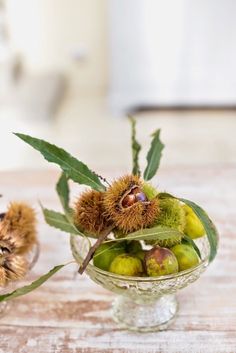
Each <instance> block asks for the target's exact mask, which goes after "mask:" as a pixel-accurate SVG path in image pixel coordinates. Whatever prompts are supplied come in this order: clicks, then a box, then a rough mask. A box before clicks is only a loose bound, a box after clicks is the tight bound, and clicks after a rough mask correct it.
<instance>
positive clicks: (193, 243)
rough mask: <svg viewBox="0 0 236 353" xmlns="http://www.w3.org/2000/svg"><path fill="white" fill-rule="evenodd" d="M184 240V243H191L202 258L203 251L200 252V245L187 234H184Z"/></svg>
mask: <svg viewBox="0 0 236 353" xmlns="http://www.w3.org/2000/svg"><path fill="white" fill-rule="evenodd" d="M183 242H184V243H187V244H189V245H191V246H192V247H193V248H194V250H195V251H196V253H197V254H198V256H199V257H200V259H201V258H202V256H201V252H200V250H199V249H198V246H197V245H196V243H195V242H194V241H193V240H192V239H191V238H190V237H188V236H187V235H186V234H184V237H183Z"/></svg>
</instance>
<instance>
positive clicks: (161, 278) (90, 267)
mask: <svg viewBox="0 0 236 353" xmlns="http://www.w3.org/2000/svg"><path fill="white" fill-rule="evenodd" d="M78 236H79V235H75V234H71V235H70V246H71V250H72V254H73V257H74V258H75V260H76V262H77V263H79V264H81V261H78V259H77V257H76V255H75V253H74V251H73V248H75V250H76V252H77V253H78V251H77V249H76V242H75V241H74V240H75V239H76V238H77V237H78ZM208 265H209V254H208V256H206V258H205V259H204V260H202V261H201V262H200V263H199V264H198V265H197V266H194V267H191V268H189V269H187V270H184V271H180V272H176V273H172V274H170V275H164V276H156V277H141V276H123V275H118V274H115V273H112V272H109V271H105V270H102V269H100V268H98V267H96V266H94V265H92V264H90V263H89V264H88V266H87V268H86V270H85V272H89V271H93V272H96V273H98V274H100V275H102V276H106V277H109V278H113V279H114V280H122V281H127V282H160V281H166V280H170V279H176V278H179V277H182V276H185V275H188V274H191V273H193V272H195V271H197V270H199V269H201V268H205V267H207V266H208Z"/></svg>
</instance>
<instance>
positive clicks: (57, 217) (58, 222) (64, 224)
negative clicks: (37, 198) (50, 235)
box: [42, 207, 85, 237]
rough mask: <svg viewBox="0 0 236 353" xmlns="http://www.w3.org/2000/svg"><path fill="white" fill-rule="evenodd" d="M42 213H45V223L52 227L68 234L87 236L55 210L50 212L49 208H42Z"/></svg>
mask: <svg viewBox="0 0 236 353" xmlns="http://www.w3.org/2000/svg"><path fill="white" fill-rule="evenodd" d="M42 211H43V215H44V219H45V221H46V222H47V224H49V225H50V226H51V227H54V228H57V229H60V230H62V231H63V232H66V233H69V234H76V235H81V236H83V237H84V236H85V235H84V234H83V233H82V232H80V231H79V230H78V229H77V228H76V227H75V225H73V224H71V223H70V222H69V220H68V219H67V217H66V216H65V215H64V214H62V213H60V212H56V211H53V210H48V209H47V208H43V207H42Z"/></svg>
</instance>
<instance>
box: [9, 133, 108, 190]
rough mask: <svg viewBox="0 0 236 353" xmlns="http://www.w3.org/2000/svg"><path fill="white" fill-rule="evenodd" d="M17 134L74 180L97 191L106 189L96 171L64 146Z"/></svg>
mask: <svg viewBox="0 0 236 353" xmlns="http://www.w3.org/2000/svg"><path fill="white" fill-rule="evenodd" d="M15 135H16V136H18V137H19V138H20V139H22V140H23V141H25V142H26V143H28V144H29V145H31V146H32V147H33V148H35V149H36V150H38V151H39V152H40V153H41V154H42V155H43V156H44V158H45V159H46V160H47V161H48V162H52V163H56V164H58V165H59V166H60V167H61V169H62V170H63V171H64V172H65V173H66V175H67V176H68V177H69V178H70V179H72V180H73V181H74V182H76V183H79V184H84V185H88V186H90V187H91V188H93V189H95V190H97V191H104V190H105V189H106V188H105V186H104V185H103V184H102V183H101V181H100V179H99V178H98V176H97V175H96V174H95V173H93V172H92V171H91V170H90V169H89V168H88V167H87V166H86V165H85V164H84V163H82V162H81V161H79V160H78V159H76V158H75V157H73V156H71V155H70V154H69V153H68V152H66V151H65V150H63V149H62V148H59V147H57V146H55V145H52V144H51V143H49V142H47V141H44V140H40V139H37V138H35V137H31V136H28V135H24V134H18V133H15Z"/></svg>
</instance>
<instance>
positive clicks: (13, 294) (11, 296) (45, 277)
mask: <svg viewBox="0 0 236 353" xmlns="http://www.w3.org/2000/svg"><path fill="white" fill-rule="evenodd" d="M70 263H72V262H70ZM66 265H69V263H67V264H63V265H58V266H55V267H54V268H53V269H52V270H50V271H49V272H48V273H46V274H45V275H43V276H41V277H40V278H38V279H37V280H36V281H34V282H32V283H31V284H30V285H27V286H24V287H21V288H18V289H16V290H14V291H13V292H10V293H7V294H3V295H0V302H2V301H7V300H10V299H14V298H17V297H20V296H21V295H25V294H27V293H30V292H32V291H33V290H35V289H36V288H38V287H40V286H41V285H42V284H43V283H44V282H46V281H47V280H48V279H49V278H50V277H52V276H53V275H54V274H55V273H56V272H58V271H59V270H60V269H62V268H63V267H64V266H66Z"/></svg>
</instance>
